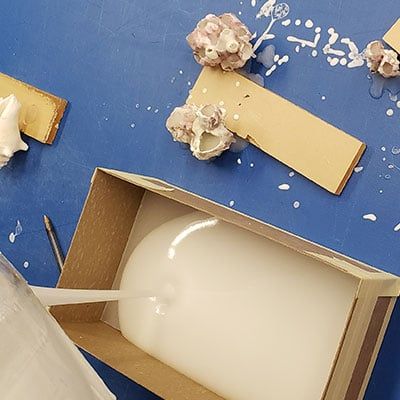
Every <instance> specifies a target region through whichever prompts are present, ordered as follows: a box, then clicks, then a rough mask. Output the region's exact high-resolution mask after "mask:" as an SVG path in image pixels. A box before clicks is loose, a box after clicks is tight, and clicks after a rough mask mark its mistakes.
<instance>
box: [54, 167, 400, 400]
mask: <svg viewBox="0 0 400 400" xmlns="http://www.w3.org/2000/svg"><path fill="white" fill-rule="evenodd" d="M193 209H195V210H200V211H203V212H205V213H208V214H210V215H212V216H215V217H218V218H220V219H222V220H225V221H227V222H230V223H232V224H234V225H237V226H240V227H242V228H244V229H247V230H250V231H252V232H254V233H257V234H259V235H261V236H263V237H265V238H266V239H265V240H273V241H276V242H279V243H281V244H282V245H284V246H286V247H289V248H291V249H293V250H295V251H297V252H299V253H302V254H303V256H301V255H299V257H304V255H305V256H308V257H310V260H311V258H312V259H315V260H318V261H320V262H321V263H320V268H329V269H334V270H335V271H336V273H337V274H343V276H344V277H346V278H348V279H352V280H354V281H355V282H356V285H355V290H354V300H353V302H352V304H351V307H350V309H349V311H348V314H346V316H345V318H346V319H345V321H346V324H345V325H344V326H343V332H342V334H341V336H340V340H338V341H337V343H336V345H335V346H336V347H335V349H334V350H335V351H334V355H333V356H332V359H331V364H330V365H331V369H330V372H329V374H328V376H326V379H325V380H324V382H321V384H323V386H322V387H324V391H323V393H321V400H322V399H324V400H360V399H362V398H363V395H364V392H365V389H366V386H367V383H368V380H369V377H370V374H371V372H372V368H373V365H374V362H375V360H376V357H377V353H378V350H379V347H380V345H381V342H382V340H383V336H384V333H385V330H386V327H387V324H388V321H389V318H390V315H391V313H392V310H393V306H394V303H395V301H396V298H397V296H398V295H399V292H400V279H399V278H397V277H395V276H393V275H391V274H387V273H384V272H382V271H379V270H377V269H375V268H373V267H371V266H368V265H366V264H363V263H361V262H358V261H356V260H352V259H350V258H348V257H346V256H343V255H341V254H338V253H336V252H334V251H331V250H329V249H327V248H324V247H321V246H319V245H317V244H314V243H311V242H309V241H307V240H304V239H302V238H300V237H298V236H295V235H293V234H291V233H288V232H285V231H283V230H281V229H279V228H277V227H274V226H271V225H268V224H266V223H264V222H261V221H258V220H255V219H253V218H250V217H248V216H246V215H243V214H240V213H238V212H236V211H234V210H232V209H230V208H228V207H225V206H222V205H219V204H216V203H214V202H212V201H210V200H207V199H204V198H201V197H199V196H196V195H194V194H192V193H189V192H187V191H185V190H182V189H180V188H177V187H174V186H171V185H169V184H168V183H165V182H162V181H160V180H157V179H154V178H149V177H143V176H138V175H134V174H129V173H124V172H120V171H114V170H105V169H98V170H96V172H95V174H94V176H93V178H92V185H91V188H90V192H89V195H88V198H87V201H86V204H85V207H84V210H83V213H82V215H81V218H80V220H79V223H78V227H77V229H76V232H75V235H74V238H73V241H72V244H71V248H70V250H69V253H68V256H67V258H66V262H65V266H64V270H63V272H62V275H61V277H60V280H59V284H58V286H59V287H64V288H89V289H110V288H112V287H113V285H114V286H117V285H118V281H119V278H120V275H121V271H122V268H123V266H124V263H125V262H126V260H127V257H128V256H129V255H130V254H131V252H132V250H133V249H134V248H135V246H136V245H137V244H138V243H139V242H140V241H141V239H142V238H143V237H145V236H146V235H147V234H148V233H149V232H151V231H152V230H153V229H155V228H156V227H157V226H159V225H161V224H162V223H164V222H167V221H169V220H171V219H173V218H175V217H177V216H181V215H184V214H186V213H188V212H190V211H191V210H193ZM155 210H156V211H157V212H154V211H155ZM286 251H287V250H286ZM120 267H121V268H120ZM298 273H299V276H301V268H299V272H298ZM310 290H312V288H310ZM276 310H277V312H279V305H277V306H276ZM52 313H53V315H54V316H55V317H56V319H57V320H58V321H59V322H60V324H61V325H62V327H63V328H64V330H65V331H66V333H67V334H68V335H69V336H70V338H71V339H72V340H73V341H74V342H75V343H76V344H77V345H78V346H79V347H82V348H83V349H85V350H86V351H88V352H89V353H91V354H93V355H95V356H96V357H98V358H99V359H101V360H102V361H104V362H105V363H107V364H108V365H110V366H111V367H113V368H115V369H116V370H118V371H119V372H121V373H123V374H124V375H126V376H128V377H129V378H131V379H133V380H134V381H136V382H137V383H139V384H141V385H143V386H144V387H146V388H147V389H149V390H150V391H152V392H154V393H156V394H157V395H159V396H160V397H162V398H164V399H174V400H183V399H191V400H197V399H199V400H200V399H201V400H216V399H220V398H221V397H219V396H218V395H216V394H215V393H213V392H211V391H209V390H207V389H206V388H204V387H202V386H201V385H199V384H197V383H196V382H194V381H192V380H190V379H188V378H187V377H185V376H184V375H182V374H181V373H179V372H177V371H175V370H173V369H172V368H170V367H168V366H167V365H165V364H163V363H161V362H160V361H158V360H156V359H154V358H153V357H151V356H149V355H148V354H146V353H144V352H143V351H142V350H140V349H139V348H137V347H136V346H134V345H133V344H131V343H129V342H128V341H127V340H126V339H124V338H123V336H122V335H121V333H120V332H119V331H118V329H115V327H118V316H117V314H116V307H115V306H110V305H107V306H106V304H104V303H102V304H85V305H74V306H59V307H54V308H53V309H52ZM295 338H296V333H295V332H294V333H293V339H294V340H295ZM310 356H311V355H310ZM238 362H240V360H238ZM287 384H288V385H290V380H288V382H287ZM310 400H319V399H310Z"/></svg>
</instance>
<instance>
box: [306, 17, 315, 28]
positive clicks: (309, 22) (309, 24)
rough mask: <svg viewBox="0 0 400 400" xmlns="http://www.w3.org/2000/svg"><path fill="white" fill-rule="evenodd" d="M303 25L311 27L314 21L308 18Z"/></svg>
mask: <svg viewBox="0 0 400 400" xmlns="http://www.w3.org/2000/svg"><path fill="white" fill-rule="evenodd" d="M304 25H305V27H306V28H308V29H311V28H312V27H313V26H314V22H313V21H311V19H308V20H307V21H306V22H305V24H304Z"/></svg>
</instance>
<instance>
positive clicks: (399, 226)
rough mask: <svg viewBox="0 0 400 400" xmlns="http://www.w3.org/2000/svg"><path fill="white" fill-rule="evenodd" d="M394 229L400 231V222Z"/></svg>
mask: <svg viewBox="0 0 400 400" xmlns="http://www.w3.org/2000/svg"><path fill="white" fill-rule="evenodd" d="M393 230H394V231H395V232H399V231H400V223H398V224H397V225H396V226H395V227H394V228H393Z"/></svg>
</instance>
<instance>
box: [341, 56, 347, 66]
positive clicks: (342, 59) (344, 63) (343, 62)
mask: <svg viewBox="0 0 400 400" xmlns="http://www.w3.org/2000/svg"><path fill="white" fill-rule="evenodd" d="M340 65H343V67H344V66H346V65H347V58H341V59H340Z"/></svg>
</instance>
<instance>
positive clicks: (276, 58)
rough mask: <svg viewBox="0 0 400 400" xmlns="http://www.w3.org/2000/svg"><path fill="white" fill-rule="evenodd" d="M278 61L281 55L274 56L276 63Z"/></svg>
mask: <svg viewBox="0 0 400 400" xmlns="http://www.w3.org/2000/svg"><path fill="white" fill-rule="evenodd" d="M277 61H279V54H275V55H274V62H277Z"/></svg>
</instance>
